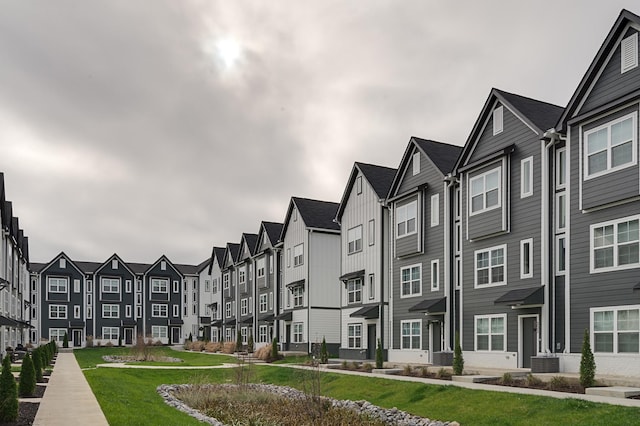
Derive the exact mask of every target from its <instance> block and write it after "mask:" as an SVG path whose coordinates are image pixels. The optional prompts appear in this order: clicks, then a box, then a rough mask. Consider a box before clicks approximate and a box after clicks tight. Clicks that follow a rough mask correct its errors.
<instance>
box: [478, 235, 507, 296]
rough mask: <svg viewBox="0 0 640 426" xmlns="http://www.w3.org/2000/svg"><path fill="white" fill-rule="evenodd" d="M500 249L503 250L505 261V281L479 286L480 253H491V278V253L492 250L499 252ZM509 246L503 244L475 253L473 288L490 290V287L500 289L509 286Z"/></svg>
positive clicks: (503, 264)
mask: <svg viewBox="0 0 640 426" xmlns="http://www.w3.org/2000/svg"><path fill="white" fill-rule="evenodd" d="M498 249H502V250H503V256H504V257H503V260H504V262H503V263H502V266H503V268H504V271H503V272H504V281H499V282H495V283H492V282H490V283H488V284H478V253H482V252H485V251H488V252H489V278H491V267H492V266H493V265H491V251H492V250H498ZM507 278H508V277H507V245H506V244H502V245H499V246H493V247H487V248H484V249H479V250H476V251H474V252H473V287H474V288H489V287H498V286H502V285H507V281H508V279H507Z"/></svg>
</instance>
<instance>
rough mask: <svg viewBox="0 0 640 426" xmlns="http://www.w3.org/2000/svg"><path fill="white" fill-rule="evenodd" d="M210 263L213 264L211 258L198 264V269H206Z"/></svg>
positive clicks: (200, 270) (199, 270)
mask: <svg viewBox="0 0 640 426" xmlns="http://www.w3.org/2000/svg"><path fill="white" fill-rule="evenodd" d="M209 265H211V258H208V259H206V260H203V261H202V262H200V263H199V264H198V266H196V268H197V269H198V273H200V272H202V271H204V270H205V268H207V267H209Z"/></svg>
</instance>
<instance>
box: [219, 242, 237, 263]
mask: <svg viewBox="0 0 640 426" xmlns="http://www.w3.org/2000/svg"><path fill="white" fill-rule="evenodd" d="M239 252H240V244H237V243H227V247H226V248H225V251H224V256H223V257H222V259H223V262H222V263H223V265H222V266H224V263H225V261H226V259H227V258H231V264H232V265H233V264H235V263H236V259H237V257H238V253H239Z"/></svg>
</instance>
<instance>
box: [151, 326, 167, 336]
mask: <svg viewBox="0 0 640 426" xmlns="http://www.w3.org/2000/svg"><path fill="white" fill-rule="evenodd" d="M167 336H168V334H167V326H166V325H152V326H151V337H152V338H154V339H166V338H167Z"/></svg>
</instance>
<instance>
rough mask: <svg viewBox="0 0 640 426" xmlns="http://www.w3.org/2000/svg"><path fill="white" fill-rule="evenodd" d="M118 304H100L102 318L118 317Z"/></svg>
mask: <svg viewBox="0 0 640 426" xmlns="http://www.w3.org/2000/svg"><path fill="white" fill-rule="evenodd" d="M119 317H120V306H119V305H102V318H119Z"/></svg>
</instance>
